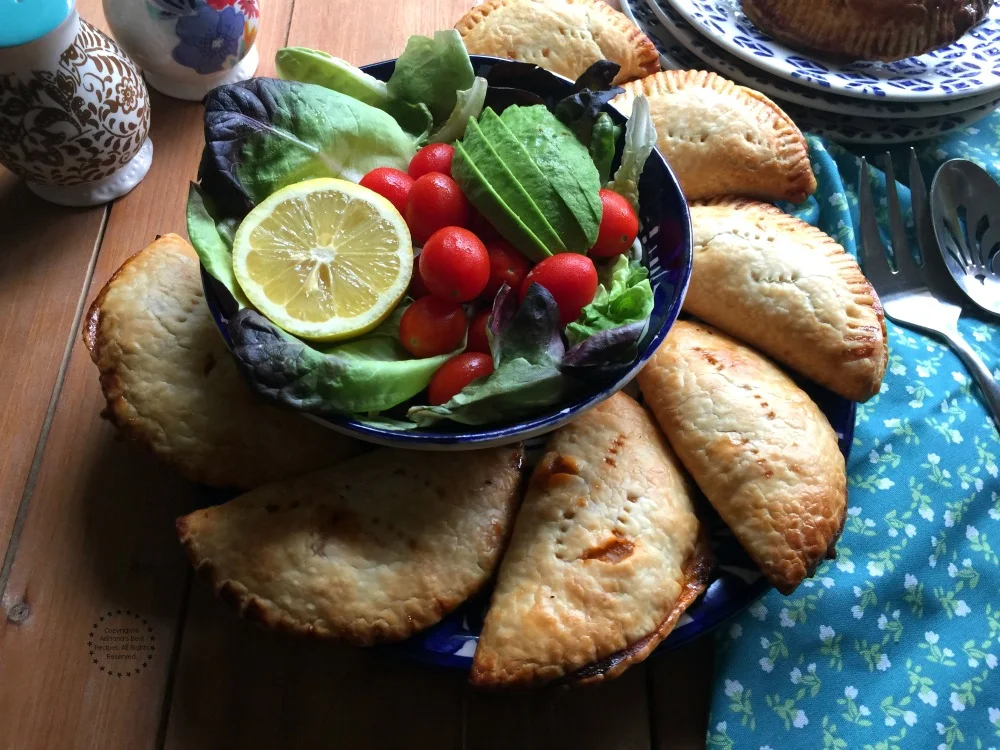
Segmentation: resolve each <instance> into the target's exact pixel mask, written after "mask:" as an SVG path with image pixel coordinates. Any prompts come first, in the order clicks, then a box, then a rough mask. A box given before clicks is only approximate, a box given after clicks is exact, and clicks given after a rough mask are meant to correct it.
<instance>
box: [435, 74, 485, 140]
mask: <svg viewBox="0 0 1000 750" xmlns="http://www.w3.org/2000/svg"><path fill="white" fill-rule="evenodd" d="M486 89H487V85H486V79H485V78H479V77H478V76H477V77H476V79H475V80H474V81H473V82H472V86H470V87H469V88H467V89H466V90H465V91H459V92H458V98H457V99H456V101H455V109H453V110H452V111H451V114H450V115H449V116H448V119H447V120H446V121H445V123H444V125H442V126H441V127H440V128H439V129H438V131H437V132H436V133H434V135H432V136H431V139H430V142H431V143H451V142H452V141H458V140H461V139H462V137H463V136H464V135H465V128H466V126H467V125H468V124H469V118H477V117H479V113H480V112H482V111H483V103H484V102H485V101H486Z"/></svg>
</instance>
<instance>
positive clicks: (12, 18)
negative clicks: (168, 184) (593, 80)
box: [0, 0, 153, 206]
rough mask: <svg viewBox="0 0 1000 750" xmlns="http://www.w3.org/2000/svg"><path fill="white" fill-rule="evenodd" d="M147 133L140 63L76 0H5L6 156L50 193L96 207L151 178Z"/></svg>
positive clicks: (1, 43) (0, 13)
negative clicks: (91, 21) (80, 8)
mask: <svg viewBox="0 0 1000 750" xmlns="http://www.w3.org/2000/svg"><path fill="white" fill-rule="evenodd" d="M148 133H149V100H148V94H147V91H146V85H145V83H144V82H143V80H142V76H141V75H140V73H139V70H138V68H137V67H136V66H135V64H133V63H132V61H131V60H129V59H128V57H127V56H126V55H125V53H124V52H122V50H121V48H119V47H118V45H117V44H115V43H114V41H112V40H111V39H110V38H109V37H108V36H107V35H105V34H104V33H102V32H101V31H99V30H98V29H96V28H94V27H93V26H92V25H90V24H89V23H87V22H86V21H85V20H83V19H81V18H80V16H79V15H78V14H77V12H76V10H75V8H74V5H73V0H30V1H29V0H0V164H3V165H4V166H5V167H7V168H8V169H9V170H11V171H12V172H14V173H15V174H17V175H19V176H21V177H23V178H24V179H25V180H27V183H28V187H29V188H30V189H31V190H32V191H33V192H34V193H36V194H37V195H39V196H41V197H42V198H45V199H46V200H49V201H52V202H53V203H59V204H62V205H69V206H88V205H95V204H98V203H104V202H106V201H109V200H111V199H113V198H117V197H118V196H120V195H124V194H125V193H127V192H128V191H129V190H131V189H132V188H133V187H135V185H137V184H138V183H139V181H140V180H142V178H143V177H145V176H146V172H147V171H148V170H149V166H150V163H151V161H152V157H153V145H152V143H151V142H150V140H149V137H148Z"/></svg>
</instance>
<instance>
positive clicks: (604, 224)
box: [590, 189, 639, 258]
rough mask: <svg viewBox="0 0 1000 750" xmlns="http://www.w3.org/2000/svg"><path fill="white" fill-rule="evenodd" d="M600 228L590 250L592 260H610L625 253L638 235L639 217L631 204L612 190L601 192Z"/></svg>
mask: <svg viewBox="0 0 1000 750" xmlns="http://www.w3.org/2000/svg"><path fill="white" fill-rule="evenodd" d="M601 206H602V207H603V208H604V213H603V214H601V227H600V229H598V230H597V242H595V243H594V246H593V247H592V248H590V256H591V257H592V258H612V257H614V256H615V255H621V254H622V253H624V252H626V251H627V250H628V249H629V248H630V247H632V243H633V242H635V238H636V235H638V234H639V217H638V216H636V215H635V209H633V208H632V204H631V203H629V202H628V201H627V200H625V199H624V198H623V197H622V196H620V195H618V193H616V192H615V191H614V190H607V189H602V190H601Z"/></svg>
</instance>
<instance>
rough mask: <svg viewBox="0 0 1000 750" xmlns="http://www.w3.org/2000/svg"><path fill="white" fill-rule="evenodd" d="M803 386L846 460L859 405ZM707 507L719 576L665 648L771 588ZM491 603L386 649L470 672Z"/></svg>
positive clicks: (536, 450) (465, 609)
mask: <svg viewBox="0 0 1000 750" xmlns="http://www.w3.org/2000/svg"><path fill="white" fill-rule="evenodd" d="M800 384H801V385H802V387H803V388H804V389H805V390H807V391H808V392H809V394H810V395H811V396H812V397H813V399H815V401H816V403H817V404H819V406H820V408H821V409H822V410H823V413H824V414H826V416H827V418H828V419H829V420H830V424H832V425H833V428H834V429H835V430H836V432H837V435H838V437H839V438H840V450H841V451H842V452H843V454H844V456H845V458H846V457H847V456H848V454H849V453H850V450H851V442H852V441H853V438H854V417H855V405H854V404H853V403H852V402H850V401H847V400H845V399H843V398H840V397H839V396H835V395H833V394H832V393H830V392H829V391H826V390H824V389H822V388H819V387H818V386H816V385H812V384H810V383H806V382H801V381H800ZM542 446H544V440H542V439H536V440H531V441H528V442H527V443H526V447H527V451H528V452H527V458H528V462H529V463H533V462H534V461H537V459H538V457H539V456H540V455H541V450H542ZM702 508H703V510H704V513H703V514H702V518H703V519H704V520H705V522H706V523H707V525H708V528H709V533H710V538H711V544H712V551H713V552H714V554H715V559H716V567H715V573H714V580H713V581H712V582H711V584H709V587H708V590H707V591H706V592H705V593H704V595H703V596H701V597H700V598H699V599H698V601H696V602H695V603H694V604H692V605H691V607H690V609H688V611H687V612H686V613H684V614H683V615H681V617H680V620H679V621H678V623H677V627H676V628H674V631H673V632H672V633H671V634H670V635H669V636H668V637H667V639H666V640H665V641H664V642H663V644H662V645H661V646H660V648H659V649H658V651H659V652H663V651H669V650H670V649H674V648H677V647H678V646H683V645H684V644H685V643H688V642H690V641H691V640H693V639H695V638H698V637H699V636H702V635H704V634H705V633H707V632H709V631H710V630H712V629H713V628H715V627H716V626H717V625H720V624H721V623H723V622H725V621H726V620H728V619H729V618H730V617H733V616H734V615H736V614H738V613H739V612H742V611H743V610H744V609H746V608H747V607H749V606H750V605H751V604H753V603H754V602H755V601H757V599H759V598H760V597H761V596H763V595H764V594H765V593H766V592H767V591H768V590H769V589H770V588H771V586H770V584H769V583H768V582H767V580H766V579H764V578H763V577H762V576H761V574H760V572H759V571H758V570H757V567H756V566H755V565H754V564H753V562H752V561H751V560H750V558H749V557H748V556H747V554H746V552H744V551H743V548H742V547H741V546H740V544H739V542H737V541H736V538H735V537H734V536H733V535H732V532H730V531H729V528H728V527H727V526H726V525H725V524H724V523H723V522H722V520H721V519H720V518H719V517H718V516H717V515H716V514H715V512H714V511H713V510H712V509H711V506H710V505H709V504H708V503H707V502H702ZM488 604H489V593H488V592H484V593H483V594H480V595H479V596H476V597H475V598H473V599H470V600H469V601H468V602H466V603H465V604H463V605H462V606H461V607H460V608H459V609H458V610H456V611H455V612H453V613H451V614H450V615H448V616H447V617H445V618H444V619H443V620H442V621H441V622H439V623H438V624H437V625H435V626H434V627H432V628H430V629H428V630H425V631H424V632H422V633H419V634H417V635H415V636H414V637H412V638H410V639H409V640H406V641H403V642H402V643H399V644H396V645H393V646H387V647H385V650H386V651H389V652H391V653H395V654H398V655H400V656H403V657H405V658H407V659H411V660H414V661H419V662H422V663H424V664H431V665H434V666H439V667H452V668H455V669H462V670H468V669H470V668H471V667H472V655H473V654H474V653H475V652H476V643H478V641H479V633H480V631H481V630H482V627H483V617H484V616H485V614H486V609H487V606H488Z"/></svg>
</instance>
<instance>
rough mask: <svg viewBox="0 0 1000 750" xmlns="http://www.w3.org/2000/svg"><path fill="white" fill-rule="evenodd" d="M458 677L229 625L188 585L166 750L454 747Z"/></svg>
mask: <svg viewBox="0 0 1000 750" xmlns="http://www.w3.org/2000/svg"><path fill="white" fill-rule="evenodd" d="M463 684H464V676H463V675H461V674H456V673H453V672H446V671H437V670H433V669H427V668H423V667H419V666H413V665H409V664H405V663H402V662H400V661H398V660H397V659H396V658H394V657H392V656H389V655H385V654H382V653H380V652H378V651H375V650H361V649H354V648H350V647H345V646H337V645H334V644H331V643H327V642H323V641H318V640H310V639H302V638H291V637H289V636H287V635H283V634H279V633H271V632H267V631H264V630H263V629H261V628H258V627H256V626H254V625H251V624H249V623H246V622H243V621H241V620H239V619H238V618H237V617H236V615H235V613H234V612H233V611H231V610H230V609H229V608H228V607H227V606H225V605H223V604H222V603H221V602H219V601H218V600H217V599H215V598H214V597H213V596H212V594H211V592H210V591H209V588H208V586H207V585H206V584H205V583H204V582H203V581H201V580H197V581H196V582H195V585H194V587H193V595H192V601H191V607H190V611H189V616H188V621H187V626H186V627H185V630H184V637H183V646H182V649H181V662H180V665H179V668H178V674H177V679H176V682H175V689H174V697H173V700H172V701H171V706H170V717H169V729H168V733H167V741H166V745H165V747H166V748H167V749H168V750H175V749H176V750H201V749H202V748H204V749H205V750H211V749H212V748H219V747H239V748H241V749H242V750H256V749H257V748H260V749H261V750H264V749H266V748H279V747H280V748H282V749H283V750H296V749H297V748H319V747H331V748H350V750H368V749H371V750H381V749H383V748H396V747H408V748H417V749H420V748H428V750H431V749H434V750H447V749H448V748H459V747H461V708H462V686H463Z"/></svg>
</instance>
